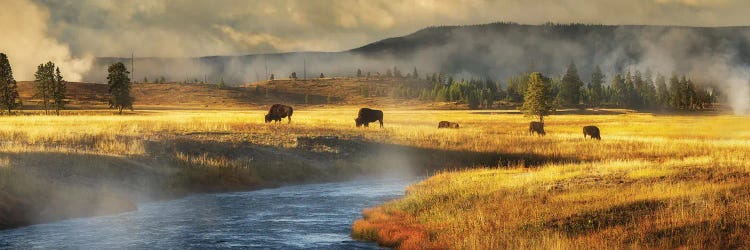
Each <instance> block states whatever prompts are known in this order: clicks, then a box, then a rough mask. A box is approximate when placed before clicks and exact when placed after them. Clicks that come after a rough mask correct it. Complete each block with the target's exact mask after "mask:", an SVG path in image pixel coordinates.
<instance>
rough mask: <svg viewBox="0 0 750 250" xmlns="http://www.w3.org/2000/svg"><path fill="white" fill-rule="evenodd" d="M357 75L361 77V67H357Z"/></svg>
mask: <svg viewBox="0 0 750 250" xmlns="http://www.w3.org/2000/svg"><path fill="white" fill-rule="evenodd" d="M357 77H362V70H361V69H357Z"/></svg>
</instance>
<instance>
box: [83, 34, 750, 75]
mask: <svg viewBox="0 0 750 250" xmlns="http://www.w3.org/2000/svg"><path fill="white" fill-rule="evenodd" d="M749 40H750V28H749V27H718V28H706V27H670V26H607V25H583V24H570V25H567V24H565V25H563V24H546V25H521V24H514V23H493V24H483V25H471V26H444V27H429V28H425V29H422V30H419V31H417V32H415V33H412V34H410V35H406V36H403V37H395V38H388V39H385V40H381V41H378V42H374V43H371V44H368V45H365V46H362V47H359V48H355V49H352V50H348V51H342V52H329V53H318V52H303V53H282V54H265V55H244V56H214V57H203V58H136V61H135V68H136V69H135V78H136V79H137V80H142V79H143V78H144V77H148V78H152V79H153V78H156V77H162V76H163V77H165V78H167V81H193V80H208V81H209V82H217V81H219V80H220V79H222V78H223V79H224V80H225V81H227V82H228V83H229V84H240V83H244V82H252V81H256V80H260V79H263V78H266V77H267V76H269V75H270V74H275V76H276V78H283V77H287V76H288V75H289V74H291V72H297V74H299V76H300V77H302V74H303V72H304V71H306V72H307V76H308V77H314V76H317V75H319V74H320V73H324V74H325V75H332V76H333V75H339V76H341V75H349V76H351V75H354V74H355V73H356V70H357V69H362V71H364V72H371V73H373V74H375V73H381V74H385V73H386V70H387V69H392V68H393V67H394V66H397V67H399V68H400V69H401V70H402V71H404V72H411V70H412V68H414V67H416V68H418V69H419V71H420V72H423V73H432V72H444V73H447V74H453V75H456V76H457V77H461V78H464V77H466V78H469V77H487V76H489V77H492V78H495V79H505V78H506V77H508V76H512V75H515V74H517V73H519V72H525V71H528V70H529V69H533V70H535V71H541V72H544V73H545V74H548V75H552V76H559V75H561V74H562V73H563V72H564V70H565V67H566V66H567V65H568V64H569V63H570V62H575V63H576V64H577V65H578V69H579V70H580V73H581V75H582V77H583V78H584V80H587V79H588V76H589V75H590V72H591V71H592V70H593V68H594V66H596V65H599V66H601V68H602V70H603V71H604V72H605V73H607V74H608V75H610V76H611V73H613V72H622V71H623V70H624V69H625V68H635V69H639V70H641V71H647V70H651V71H653V72H655V73H662V74H671V73H673V72H677V73H680V74H688V75H691V76H693V77H705V78H714V77H715V76H716V75H717V74H720V73H722V72H726V71H733V70H734V69H736V68H741V69H744V67H745V66H746V65H747V64H750V44H749ZM136 54H137V53H136ZM129 60H130V59H129V58H100V59H99V60H97V63H96V66H95V67H94V68H93V69H92V70H91V71H90V72H89V74H88V75H87V76H86V79H85V80H87V81H102V80H103V77H104V75H105V73H106V65H107V64H110V63H112V62H114V61H128V62H129ZM266 69H267V70H266ZM266 72H268V73H266Z"/></svg>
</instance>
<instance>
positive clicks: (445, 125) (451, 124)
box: [438, 121, 458, 128]
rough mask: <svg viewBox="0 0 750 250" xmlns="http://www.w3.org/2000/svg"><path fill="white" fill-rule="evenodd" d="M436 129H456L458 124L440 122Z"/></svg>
mask: <svg viewBox="0 0 750 250" xmlns="http://www.w3.org/2000/svg"><path fill="white" fill-rule="evenodd" d="M438 128H458V123H456V122H449V121H440V123H438Z"/></svg>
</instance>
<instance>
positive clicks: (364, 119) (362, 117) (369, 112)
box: [354, 108, 383, 128]
mask: <svg viewBox="0 0 750 250" xmlns="http://www.w3.org/2000/svg"><path fill="white" fill-rule="evenodd" d="M375 121H379V122H380V127H381V128H382V127H383V111H381V110H377V109H369V108H361V109H359V113H358V114H357V119H354V122H355V123H356V124H357V127H359V126H362V125H365V127H369V125H370V123H371V122H375Z"/></svg>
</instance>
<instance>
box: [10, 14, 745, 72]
mask: <svg viewBox="0 0 750 250" xmlns="http://www.w3.org/2000/svg"><path fill="white" fill-rule="evenodd" d="M2 6H3V8H0V29H2V30H3V31H4V33H5V34H4V35H5V37H11V38H12V39H2V40H0V52H4V53H7V54H8V55H9V57H10V58H11V60H12V61H14V60H15V62H16V64H18V65H19V67H21V69H20V70H21V72H20V74H21V75H24V76H26V75H29V74H30V72H33V70H34V67H33V65H37V64H39V63H40V61H46V60H52V61H53V62H56V63H58V64H63V65H65V66H66V67H65V68H64V72H63V73H67V74H66V75H69V76H71V77H73V80H75V78H77V77H79V75H80V74H79V73H77V72H80V71H82V70H84V69H86V68H87V67H90V63H91V58H93V57H106V56H115V57H126V56H130V54H131V53H133V52H134V53H135V54H136V56H138V57H196V56H210V55H238V54H254V53H275V52H288V51H342V50H347V49H351V48H355V47H359V46H362V45H365V44H368V43H370V42H374V41H377V40H380V39H384V38H388V37H393V36H402V35H407V34H409V33H412V32H415V31H417V30H419V29H421V28H424V27H428V26H438V25H463V24H479V23H489V22H497V21H504V22H518V23H524V24H541V23H545V22H559V23H570V22H580V23H596V24H649V25H685V26H744V25H750V19H748V18H746V12H747V11H748V10H750V1H741V0H630V1H621V0H600V1H587V0H562V1H558V0H497V1H488V0H459V1H437V0H414V1H408V0H404V1H392V0H342V1H333V0H273V1H260V0H216V1H198V0H194V1H187V0H132V1H113V0H56V1H52V0H5V1H3V2H2ZM66 71H67V72H66Z"/></svg>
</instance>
